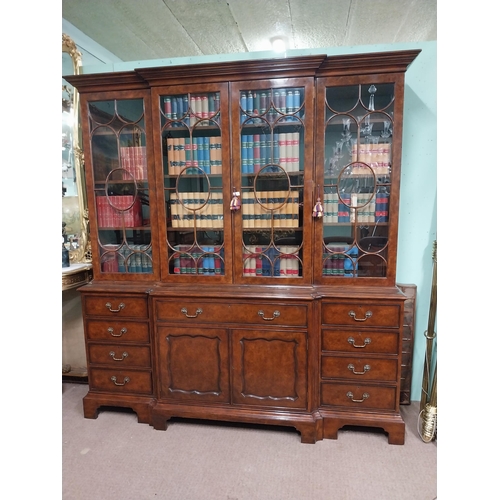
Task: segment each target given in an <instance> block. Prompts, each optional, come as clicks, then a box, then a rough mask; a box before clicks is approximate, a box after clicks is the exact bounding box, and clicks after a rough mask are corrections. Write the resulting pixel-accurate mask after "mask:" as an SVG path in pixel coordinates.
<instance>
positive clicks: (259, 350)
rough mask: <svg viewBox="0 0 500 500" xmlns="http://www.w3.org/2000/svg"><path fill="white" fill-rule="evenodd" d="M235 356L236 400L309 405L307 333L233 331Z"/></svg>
mask: <svg viewBox="0 0 500 500" xmlns="http://www.w3.org/2000/svg"><path fill="white" fill-rule="evenodd" d="M231 359H232V363H233V372H232V377H233V378H232V398H233V403H238V404H246V405H257V406H273V407H276V406H284V407H290V408H305V407H306V405H307V387H306V384H307V337H306V333H304V332H283V331H279V330H237V331H233V332H232V358H231Z"/></svg>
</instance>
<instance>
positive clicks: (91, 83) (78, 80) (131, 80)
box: [63, 71, 149, 93]
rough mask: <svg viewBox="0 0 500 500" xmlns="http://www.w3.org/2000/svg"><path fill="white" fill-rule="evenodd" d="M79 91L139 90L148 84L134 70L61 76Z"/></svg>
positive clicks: (147, 86) (145, 87)
mask: <svg viewBox="0 0 500 500" xmlns="http://www.w3.org/2000/svg"><path fill="white" fill-rule="evenodd" d="M63 78H64V79H65V80H66V81H68V82H69V83H70V84H71V85H73V86H74V87H76V88H77V89H78V91H79V92H80V93H85V92H106V91H108V90H112V91H113V92H114V91H118V90H140V89H147V88H149V85H148V83H147V82H145V81H144V80H143V79H142V78H141V77H140V76H139V75H138V74H137V73H136V72H135V71H116V72H111V73H92V74H81V75H72V76H63Z"/></svg>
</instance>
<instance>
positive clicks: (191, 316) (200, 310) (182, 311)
mask: <svg viewBox="0 0 500 500" xmlns="http://www.w3.org/2000/svg"><path fill="white" fill-rule="evenodd" d="M202 312H203V309H201V308H198V309H196V312H195V313H194V315H190V314H188V311H187V309H186V308H185V307H183V308H182V309H181V313H183V314H184V316H186V318H196V317H198V314H201V313H202Z"/></svg>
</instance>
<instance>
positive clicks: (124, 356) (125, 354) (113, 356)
mask: <svg viewBox="0 0 500 500" xmlns="http://www.w3.org/2000/svg"><path fill="white" fill-rule="evenodd" d="M109 355H110V356H111V358H112V359H113V360H114V361H123V360H124V359H125V358H126V357H127V356H128V352H124V353H123V354H122V357H121V358H115V351H109Z"/></svg>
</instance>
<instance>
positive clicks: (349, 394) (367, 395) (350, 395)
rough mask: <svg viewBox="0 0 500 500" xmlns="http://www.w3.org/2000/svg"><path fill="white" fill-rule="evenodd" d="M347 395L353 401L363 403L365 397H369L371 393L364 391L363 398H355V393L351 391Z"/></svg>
mask: <svg viewBox="0 0 500 500" xmlns="http://www.w3.org/2000/svg"><path fill="white" fill-rule="evenodd" d="M346 396H347V397H348V398H349V399H350V400H351V401H352V402H353V403H362V402H363V401H364V400H365V399H368V398H369V397H370V395H369V394H368V393H367V392H363V399H354V394H353V393H352V392H351V391H349V392H348V393H347V394H346Z"/></svg>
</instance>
